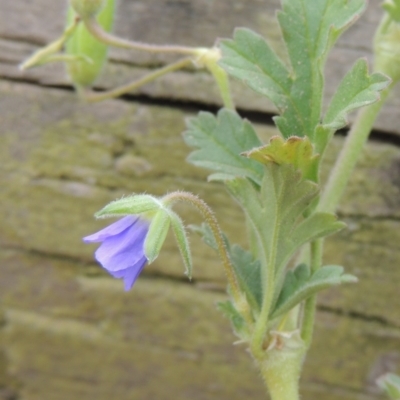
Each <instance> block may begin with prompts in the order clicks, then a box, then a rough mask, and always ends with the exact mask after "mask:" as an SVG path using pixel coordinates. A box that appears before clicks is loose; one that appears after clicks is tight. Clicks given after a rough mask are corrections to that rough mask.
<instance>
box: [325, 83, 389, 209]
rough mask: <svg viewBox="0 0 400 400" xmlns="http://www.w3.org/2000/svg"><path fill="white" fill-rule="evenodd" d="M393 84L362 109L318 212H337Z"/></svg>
mask: <svg viewBox="0 0 400 400" xmlns="http://www.w3.org/2000/svg"><path fill="white" fill-rule="evenodd" d="M392 88H393V84H392V85H390V86H389V87H388V88H387V89H385V90H384V91H382V92H381V99H380V100H379V101H377V102H376V103H374V104H371V105H370V106H368V107H364V108H362V109H361V110H360V111H359V112H358V114H357V118H356V121H355V122H354V124H353V126H352V127H351V129H350V132H349V134H348V136H347V138H346V141H345V143H344V147H343V149H342V151H341V153H340V155H339V157H338V159H337V160H336V163H335V166H334V167H333V170H332V172H331V174H330V176H329V180H328V182H327V184H326V186H325V189H324V191H323V193H322V196H321V200H320V202H319V205H318V211H323V212H335V210H336V207H337V205H338V203H339V200H340V198H341V197H342V195H343V192H344V190H345V188H346V186H347V183H348V181H349V178H350V175H351V172H352V170H353V168H354V166H355V165H356V162H357V160H358V158H359V156H360V154H361V151H362V149H363V147H364V144H365V143H366V141H367V139H368V136H369V133H370V131H371V129H372V127H373V124H374V122H375V119H376V117H377V116H378V114H379V111H380V110H381V108H382V105H383V103H384V102H385V100H386V98H387V96H388V95H389V93H390V90H391V89H392Z"/></svg>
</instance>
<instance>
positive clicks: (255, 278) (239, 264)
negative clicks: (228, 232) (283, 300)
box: [229, 244, 262, 310]
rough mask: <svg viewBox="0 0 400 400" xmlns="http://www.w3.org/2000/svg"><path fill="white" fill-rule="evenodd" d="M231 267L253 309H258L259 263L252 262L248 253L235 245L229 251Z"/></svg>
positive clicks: (260, 301) (259, 303)
mask: <svg viewBox="0 0 400 400" xmlns="http://www.w3.org/2000/svg"><path fill="white" fill-rule="evenodd" d="M229 255H230V257H231V261H232V265H233V267H234V269H235V273H236V276H237V278H238V281H239V285H240V287H241V289H242V290H243V291H244V292H245V294H246V298H247V300H248V302H249V303H250V305H251V307H252V308H253V309H256V310H257V309H260V308H261V303H262V285H261V270H260V266H261V264H260V261H259V260H254V258H253V256H252V255H251V253H250V252H248V251H246V250H244V249H243V248H241V247H240V246H238V245H237V244H235V245H233V246H232V247H231V248H230V249H229Z"/></svg>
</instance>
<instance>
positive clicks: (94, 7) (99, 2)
mask: <svg viewBox="0 0 400 400" xmlns="http://www.w3.org/2000/svg"><path fill="white" fill-rule="evenodd" d="M71 6H72V8H73V9H74V11H75V12H76V13H77V14H78V15H79V16H80V17H81V18H82V19H86V18H91V17H94V16H95V15H97V14H98V13H99V12H100V11H101V9H102V8H103V6H104V0H71Z"/></svg>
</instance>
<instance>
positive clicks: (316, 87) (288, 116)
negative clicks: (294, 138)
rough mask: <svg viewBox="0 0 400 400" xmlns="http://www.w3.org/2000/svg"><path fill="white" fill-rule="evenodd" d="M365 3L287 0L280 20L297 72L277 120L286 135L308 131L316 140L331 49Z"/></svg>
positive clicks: (280, 14) (294, 70) (290, 56)
mask: <svg viewBox="0 0 400 400" xmlns="http://www.w3.org/2000/svg"><path fill="white" fill-rule="evenodd" d="M364 7H365V2H364V0H319V1H317V2H316V1H308V0H283V2H282V11H281V12H279V13H278V20H279V24H280V27H281V30H282V33H283V39H284V41H285V44H286V47H287V51H288V54H289V58H290V61H291V65H292V68H293V74H294V76H295V79H294V81H293V85H292V89H291V100H292V101H291V103H288V109H287V110H286V111H285V112H284V113H283V115H282V117H278V118H277V119H276V120H275V122H276V124H277V125H278V127H279V129H280V130H281V132H282V133H283V134H284V136H285V137H287V136H289V135H292V134H297V135H299V136H304V135H307V136H309V137H310V139H311V141H313V137H312V135H313V133H314V130H315V127H316V126H317V125H318V123H319V119H320V115H321V105H322V95H323V92H322V91H323V85H324V79H323V69H324V66H325V60H326V57H327V54H328V51H329V50H330V49H331V47H332V46H333V44H334V43H335V41H336V40H337V39H338V37H339V36H340V34H341V33H342V32H343V31H344V30H345V29H346V28H347V27H348V26H349V25H350V24H351V23H353V22H354V21H355V20H356V19H357V17H358V16H359V15H360V14H361V12H362V11H363V9H364Z"/></svg>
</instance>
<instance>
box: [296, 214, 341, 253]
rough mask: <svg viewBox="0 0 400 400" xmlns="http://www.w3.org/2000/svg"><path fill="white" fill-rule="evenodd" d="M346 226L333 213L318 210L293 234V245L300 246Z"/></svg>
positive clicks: (297, 227) (298, 226) (300, 224)
mask: <svg viewBox="0 0 400 400" xmlns="http://www.w3.org/2000/svg"><path fill="white" fill-rule="evenodd" d="M345 227H346V224H345V223H344V222H341V221H338V219H337V217H336V216H335V215H333V214H329V213H323V212H317V213H314V214H311V215H310V216H309V217H308V218H306V219H304V220H303V221H302V222H301V223H299V224H298V225H297V226H296V228H295V229H294V230H293V232H292V234H291V239H292V242H293V246H294V247H296V248H298V247H300V246H302V245H303V244H305V243H308V242H312V241H314V240H316V239H319V238H322V237H326V236H328V235H332V234H333V233H336V232H338V231H340V230H342V229H343V228H345Z"/></svg>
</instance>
